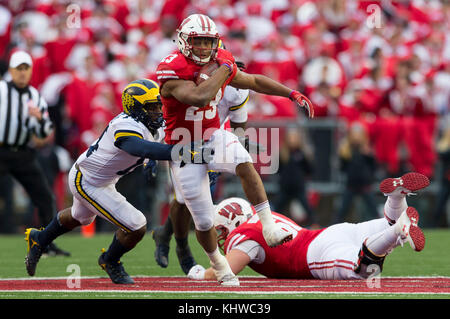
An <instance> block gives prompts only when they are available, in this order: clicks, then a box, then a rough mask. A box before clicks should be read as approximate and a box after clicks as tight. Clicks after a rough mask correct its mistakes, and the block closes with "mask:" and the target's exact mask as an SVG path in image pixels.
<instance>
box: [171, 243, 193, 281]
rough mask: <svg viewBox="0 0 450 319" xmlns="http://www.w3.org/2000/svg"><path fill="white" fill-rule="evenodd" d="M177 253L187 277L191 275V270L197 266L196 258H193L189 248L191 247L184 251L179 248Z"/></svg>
mask: <svg viewBox="0 0 450 319" xmlns="http://www.w3.org/2000/svg"><path fill="white" fill-rule="evenodd" d="M176 252H177V257H178V262H179V263H180V266H181V269H182V270H183V272H184V273H185V274H186V275H187V274H188V273H189V270H191V268H192V267H194V266H195V265H197V263H196V262H195V259H194V257H193V256H192V253H191V249H190V248H189V246H187V247H186V248H183V249H182V248H179V247H177V248H176Z"/></svg>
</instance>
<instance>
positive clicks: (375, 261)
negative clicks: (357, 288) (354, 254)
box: [354, 242, 386, 278]
mask: <svg viewBox="0 0 450 319" xmlns="http://www.w3.org/2000/svg"><path fill="white" fill-rule="evenodd" d="M385 257H386V256H376V255H374V254H373V253H372V252H371V251H370V250H369V249H368V248H367V246H366V243H365V242H364V243H363V244H362V247H361V249H360V250H359V253H358V261H357V263H356V267H355V269H354V272H355V273H357V274H359V275H360V276H361V277H363V278H367V277H369V276H370V275H374V273H375V272H376V271H378V273H381V272H382V271H383V263H384V259H385Z"/></svg>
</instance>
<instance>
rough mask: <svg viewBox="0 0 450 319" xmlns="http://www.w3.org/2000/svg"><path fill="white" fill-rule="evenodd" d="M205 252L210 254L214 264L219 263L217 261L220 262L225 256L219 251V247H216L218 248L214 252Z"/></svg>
mask: <svg viewBox="0 0 450 319" xmlns="http://www.w3.org/2000/svg"><path fill="white" fill-rule="evenodd" d="M205 253H206V255H208V257H209V260H210V262H211V263H213V264H217V263H220V262H221V261H222V258H223V256H222V254H221V253H220V251H219V247H216V249H215V250H214V251H213V252H210V253H208V252H207V251H206V250H205Z"/></svg>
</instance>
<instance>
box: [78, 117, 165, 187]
mask: <svg viewBox="0 0 450 319" xmlns="http://www.w3.org/2000/svg"><path fill="white" fill-rule="evenodd" d="M124 136H137V137H139V138H142V139H144V140H147V141H150V142H161V141H162V139H163V138H164V131H163V130H162V129H160V130H158V132H157V133H156V134H155V136H153V135H152V134H151V133H150V131H149V130H148V129H147V128H146V127H145V125H144V124H142V123H141V122H138V121H136V120H135V119H133V118H132V117H130V116H128V115H126V114H125V113H120V114H119V115H117V116H116V117H115V118H114V119H112V120H111V121H110V122H109V124H108V126H107V127H106V128H105V130H104V131H103V133H102V135H101V136H100V137H99V138H98V139H97V140H96V141H94V143H93V144H92V145H91V146H90V147H89V148H88V149H87V150H86V151H85V152H84V153H83V154H81V155H80V157H79V158H78V159H77V161H76V164H78V167H79V168H80V170H81V172H82V173H83V176H84V178H85V179H86V181H87V182H89V183H90V184H91V185H94V186H104V185H108V184H115V183H116V182H117V181H118V180H119V178H120V177H122V176H123V175H125V174H127V173H129V172H131V171H132V170H134V169H135V168H136V167H137V166H139V165H142V164H143V163H144V161H145V158H139V157H136V156H133V155H130V154H128V153H127V152H125V151H123V150H121V149H120V148H118V147H116V146H115V145H114V143H115V141H116V140H117V138H119V137H124Z"/></svg>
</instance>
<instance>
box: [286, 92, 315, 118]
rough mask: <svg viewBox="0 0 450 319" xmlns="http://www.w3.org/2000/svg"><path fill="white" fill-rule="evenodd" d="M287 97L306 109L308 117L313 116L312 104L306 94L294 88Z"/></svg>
mask: <svg viewBox="0 0 450 319" xmlns="http://www.w3.org/2000/svg"><path fill="white" fill-rule="evenodd" d="M289 99H290V100H291V101H294V102H295V103H296V104H297V105H298V106H300V107H304V108H305V109H306V110H307V111H308V116H309V117H310V118H313V117H314V106H313V104H312V103H311V101H310V100H309V99H308V98H307V97H306V96H304V95H303V94H301V93H300V92H298V91H295V90H294V91H292V92H291V94H289Z"/></svg>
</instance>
